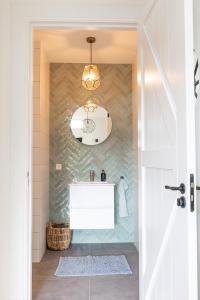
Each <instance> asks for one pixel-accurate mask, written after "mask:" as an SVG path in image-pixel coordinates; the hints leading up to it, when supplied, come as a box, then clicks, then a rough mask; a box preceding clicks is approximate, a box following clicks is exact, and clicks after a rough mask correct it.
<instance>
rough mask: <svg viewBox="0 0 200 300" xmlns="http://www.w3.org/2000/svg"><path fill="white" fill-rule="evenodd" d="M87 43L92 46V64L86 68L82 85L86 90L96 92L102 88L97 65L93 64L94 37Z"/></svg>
mask: <svg viewBox="0 0 200 300" xmlns="http://www.w3.org/2000/svg"><path fill="white" fill-rule="evenodd" d="M86 41H87V42H88V43H89V44H90V64H89V65H86V66H85V67H84V71H83V75H82V85H83V87H84V88H85V89H86V90H89V91H94V90H96V89H97V88H98V87H99V86H100V74H99V70H98V68H97V66H96V65H94V64H93V63H92V44H94V43H95V42H96V39H95V38H94V37H88V38H87V39H86Z"/></svg>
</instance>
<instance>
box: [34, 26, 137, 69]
mask: <svg viewBox="0 0 200 300" xmlns="http://www.w3.org/2000/svg"><path fill="white" fill-rule="evenodd" d="M88 36H94V37H96V43H95V44H94V47H93V62H94V63H111V64H133V63H134V62H135V60H136V48H137V45H136V43H137V42H136V36H137V34H136V31H133V30H93V29H88V30H77V29H76V30H74V29H67V30H60V29H56V30H49V29H48V30H45V29H43V30H35V32H34V39H35V40H41V41H42V42H43V43H44V46H45V48H46V51H47V55H48V59H49V62H54V63H55V62H57V63H61V62H63V63H86V62H89V45H88V43H87V42H86V37H88Z"/></svg>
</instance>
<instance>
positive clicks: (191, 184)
mask: <svg viewBox="0 0 200 300" xmlns="http://www.w3.org/2000/svg"><path fill="white" fill-rule="evenodd" d="M194 187H195V186H194V174H190V211H191V212H194V195H195V191H194Z"/></svg>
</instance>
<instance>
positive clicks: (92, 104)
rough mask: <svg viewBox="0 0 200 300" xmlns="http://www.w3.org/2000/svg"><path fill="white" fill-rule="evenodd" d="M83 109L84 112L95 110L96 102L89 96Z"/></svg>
mask: <svg viewBox="0 0 200 300" xmlns="http://www.w3.org/2000/svg"><path fill="white" fill-rule="evenodd" d="M84 110H85V111H86V112H95V111H96V110H97V104H96V103H95V102H94V101H93V99H92V98H89V99H88V100H87V101H86V104H85V105H84Z"/></svg>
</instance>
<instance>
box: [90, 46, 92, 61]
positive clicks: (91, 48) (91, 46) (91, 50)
mask: <svg viewBox="0 0 200 300" xmlns="http://www.w3.org/2000/svg"><path fill="white" fill-rule="evenodd" d="M90 64H91V65H92V43H90Z"/></svg>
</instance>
